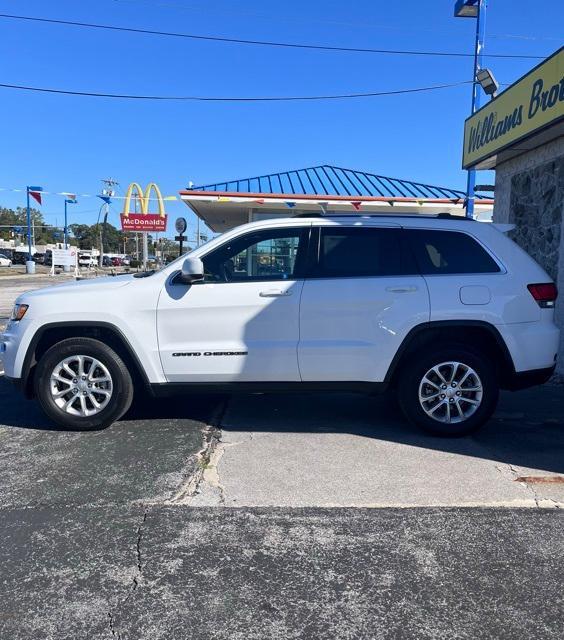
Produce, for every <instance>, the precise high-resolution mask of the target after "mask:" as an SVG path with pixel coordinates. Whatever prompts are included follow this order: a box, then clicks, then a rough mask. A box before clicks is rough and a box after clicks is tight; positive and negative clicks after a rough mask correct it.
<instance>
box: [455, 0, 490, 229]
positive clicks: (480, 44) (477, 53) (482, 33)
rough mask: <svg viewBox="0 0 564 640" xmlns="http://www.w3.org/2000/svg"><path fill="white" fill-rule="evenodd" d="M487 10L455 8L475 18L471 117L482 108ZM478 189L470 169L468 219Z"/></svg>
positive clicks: (460, 3) (483, 1) (478, 1)
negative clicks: (479, 78)
mask: <svg viewBox="0 0 564 640" xmlns="http://www.w3.org/2000/svg"><path fill="white" fill-rule="evenodd" d="M486 9H487V0H457V2H456V5H455V7H454V15H455V17H456V18H475V19H476V35H475V39H474V75H473V76H472V104H471V109H470V115H473V114H474V113H476V111H477V110H478V109H479V108H480V83H479V82H478V78H477V75H478V71H479V70H480V69H481V68H482V61H483V50H484V42H485V37H486ZM475 187H476V170H475V169H468V179H467V183H466V217H467V218H473V217H474V201H475V199H476V196H475V194H474V191H475Z"/></svg>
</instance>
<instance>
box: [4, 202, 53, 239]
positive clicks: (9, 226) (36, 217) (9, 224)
mask: <svg viewBox="0 0 564 640" xmlns="http://www.w3.org/2000/svg"><path fill="white" fill-rule="evenodd" d="M30 213H31V221H32V225H33V230H34V232H35V244H50V243H53V242H55V240H56V238H55V232H56V229H54V228H53V227H50V226H48V225H47V223H46V222H45V219H44V218H43V214H42V213H41V211H38V210H37V209H33V208H32V209H30ZM14 227H21V228H22V233H21V234H20V236H19V239H20V241H21V242H25V241H26V227H27V211H26V209H25V208H23V207H17V209H15V210H14V209H7V208H5V207H0V238H1V239H2V240H10V239H12V238H13V237H14V235H13V233H14V231H13V228H14Z"/></svg>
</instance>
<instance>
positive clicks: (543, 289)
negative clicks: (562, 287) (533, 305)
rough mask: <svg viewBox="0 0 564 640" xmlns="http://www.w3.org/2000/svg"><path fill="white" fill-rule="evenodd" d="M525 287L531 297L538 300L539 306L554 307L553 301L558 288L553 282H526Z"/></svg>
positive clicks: (544, 307)
mask: <svg viewBox="0 0 564 640" xmlns="http://www.w3.org/2000/svg"><path fill="white" fill-rule="evenodd" d="M527 289H528V290H529V291H530V292H531V295H532V296H533V298H534V299H535V300H536V301H537V302H538V305H539V307H542V308H543V309H552V308H554V303H555V302H556V298H557V297H558V289H557V288H556V285H555V284H554V282H547V283H543V284H528V285H527Z"/></svg>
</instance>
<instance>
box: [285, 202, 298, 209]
mask: <svg viewBox="0 0 564 640" xmlns="http://www.w3.org/2000/svg"><path fill="white" fill-rule="evenodd" d="M286 206H287V207H288V208H289V209H293V208H294V207H295V206H296V203H295V202H286Z"/></svg>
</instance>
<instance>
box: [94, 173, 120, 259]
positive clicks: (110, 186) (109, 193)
mask: <svg viewBox="0 0 564 640" xmlns="http://www.w3.org/2000/svg"><path fill="white" fill-rule="evenodd" d="M101 182H102V184H103V185H104V188H103V189H102V195H101V198H102V200H103V201H104V203H105V209H106V212H105V214H104V221H103V222H102V230H101V231H100V258H99V262H98V265H99V266H100V268H102V266H103V262H104V240H105V235H106V223H107V222H108V214H109V213H110V202H111V199H112V198H113V197H114V196H115V194H116V190H115V188H114V187H118V186H119V182H118V181H117V180H114V179H113V178H105V179H104V180H101Z"/></svg>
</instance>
